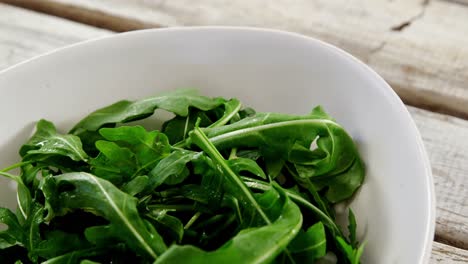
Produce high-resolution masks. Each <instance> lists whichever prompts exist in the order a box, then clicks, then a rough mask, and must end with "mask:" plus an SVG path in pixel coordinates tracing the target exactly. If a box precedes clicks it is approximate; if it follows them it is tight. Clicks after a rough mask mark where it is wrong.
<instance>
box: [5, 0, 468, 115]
mask: <svg viewBox="0 0 468 264" xmlns="http://www.w3.org/2000/svg"><path fill="white" fill-rule="evenodd" d="M3 1H6V2H9V3H13V4H19V5H22V6H29V7H33V8H34V7H35V8H38V7H37V6H38V5H41V7H39V9H41V10H42V11H46V10H47V8H46V7H45V6H46V4H44V3H47V2H48V3H53V4H52V5H51V6H53V10H54V11H52V12H53V13H54V14H57V13H59V12H57V10H60V4H62V10H63V12H65V11H67V10H68V9H70V6H75V7H81V8H83V10H86V11H84V13H85V14H84V15H86V14H88V17H89V16H90V15H89V14H90V13H92V11H95V12H101V13H106V14H108V15H110V16H112V17H121V18H122V19H121V20H120V22H118V24H117V25H115V24H113V25H112V28H114V29H115V28H117V29H134V28H135V23H138V21H139V22H140V23H142V25H141V28H147V27H151V26H161V25H163V26H182V25H234V26H259V27H269V28H277V29H284V30H289V31H295V32H299V33H303V34H306V35H310V36H314V37H317V38H320V39H323V40H325V41H328V42H330V43H333V44H335V45H337V46H339V47H341V48H343V49H345V50H348V51H349V52H351V53H352V54H354V55H356V56H357V57H358V58H360V59H361V60H363V61H365V62H367V63H368V64H369V65H370V66H372V67H373V68H374V69H376V70H377V71H378V72H379V73H380V74H382V76H383V77H384V78H385V79H387V80H388V81H389V82H390V83H391V84H392V86H393V88H394V89H395V90H396V91H397V92H398V93H399V95H400V96H401V97H402V98H403V100H404V101H405V102H406V103H407V104H410V105H414V106H418V107H421V108H425V109H429V110H432V111H437V112H442V113H449V114H453V115H456V116H460V117H464V118H468V107H467V105H468V85H467V83H468V45H467V43H468V34H467V31H466V25H467V24H468V6H464V5H460V4H458V3H454V2H453V1H451V2H449V1H435V0H433V1H428V0H410V1H407V0H396V1H387V0H378V1H375V0H366V1H359V3H355V2H352V3H351V2H349V1H346V0H336V1H327V0H315V1H310V0H300V1H287V0H281V1H274V2H273V1H266V0H248V1H247V0H244V1H230V0H218V1H211V0H199V1H196V2H193V1H190V0H172V1H160V0H152V1H148V0H134V1H124V0H114V1H110V0H48V1H27V0H3ZM457 1H458V2H466V0H457ZM38 2H43V3H42V4H38ZM87 19H88V18H86V17H81V18H80V19H79V20H80V21H85V20H87ZM91 20H92V19H91ZM85 22H86V21H85ZM448 29H450V30H448Z"/></svg>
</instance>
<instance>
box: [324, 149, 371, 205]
mask: <svg viewBox="0 0 468 264" xmlns="http://www.w3.org/2000/svg"><path fill="white" fill-rule="evenodd" d="M364 175H365V168H364V164H363V162H362V161H361V159H360V158H356V160H355V161H354V163H353V164H352V165H351V167H350V168H348V170H346V171H344V172H343V173H341V174H338V175H334V176H331V177H329V178H328V179H322V180H317V183H320V184H323V185H325V186H328V190H327V192H326V194H325V197H326V198H327V199H328V200H329V201H330V202H332V203H337V202H340V201H343V200H345V199H347V198H349V197H351V196H352V195H353V194H354V193H355V192H356V190H357V189H358V188H359V187H360V186H361V185H362V183H363V181H364Z"/></svg>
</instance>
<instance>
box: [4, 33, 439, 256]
mask: <svg viewBox="0 0 468 264" xmlns="http://www.w3.org/2000/svg"><path fill="white" fill-rule="evenodd" d="M195 31H231V32H234V31H237V32H262V33H268V34H276V35H283V36H284V37H286V38H291V39H302V40H306V41H309V42H313V43H315V44H318V45H321V46H324V47H325V48H328V49H329V50H330V51H332V52H334V53H335V54H337V55H338V56H342V57H343V58H345V59H348V60H350V61H351V62H352V63H354V65H355V66H358V67H361V68H362V69H363V70H364V71H365V72H367V73H368V75H369V77H372V78H373V79H374V80H375V81H376V82H378V83H379V85H375V86H376V87H375V88H376V89H380V90H381V91H382V92H383V93H384V94H385V95H386V96H387V98H389V100H391V101H392V103H394V104H395V106H397V108H395V111H398V113H399V115H401V116H402V117H403V116H404V118H405V119H406V121H408V122H409V127H410V130H411V132H412V133H413V134H414V136H415V139H416V142H415V143H416V145H417V149H418V152H419V154H420V156H421V158H422V159H421V161H422V165H423V167H424V175H425V177H426V180H427V182H428V186H426V188H427V189H428V190H427V194H428V196H429V197H426V200H427V201H428V213H429V217H428V219H427V221H426V222H425V223H424V224H425V226H426V228H425V234H424V247H423V252H421V253H422V254H421V255H420V257H419V263H429V259H430V256H431V249H432V244H433V238H434V233H435V221H436V219H435V218H436V197H435V188H434V181H433V175H432V169H431V165H430V161H429V157H428V155H427V152H426V149H425V146H424V143H423V141H422V137H421V134H420V132H419V130H418V128H417V126H416V123H415V122H414V119H413V118H412V117H411V115H410V113H409V111H408V109H407V108H406V106H405V104H404V103H403V101H402V100H401V98H400V97H399V96H398V95H397V94H396V92H395V91H394V90H393V89H392V88H391V86H390V85H389V84H388V83H387V82H386V81H385V80H384V79H383V77H381V76H380V75H379V74H378V73H377V72H376V71H375V70H373V69H372V68H371V67H370V66H368V65H367V64H366V63H364V62H363V61H361V60H359V59H358V58H356V57H354V56H353V55H351V54H350V53H348V52H346V51H344V50H343V49H341V48H339V47H337V46H334V45H332V44H330V43H327V42H325V41H323V40H320V39H317V38H315V37H310V36H306V35H303V34H300V33H295V32H290V31H284V30H278V29H271V28H262V27H246V26H185V27H180V26H179V27H168V28H151V29H142V30H135V31H129V32H123V33H117V34H110V35H105V36H101V37H97V38H92V39H88V40H84V41H80V42H77V43H74V44H71V45H66V46H64V47H60V48H57V49H53V50H51V51H48V52H45V53H43V54H40V55H36V56H34V57H32V58H30V59H27V60H24V61H22V62H19V63H17V64H14V65H12V66H9V67H7V68H5V69H3V70H0V76H2V75H3V74H4V73H7V72H9V71H12V70H15V69H16V68H18V67H21V66H22V65H25V64H28V63H30V62H33V61H36V60H40V59H41V58H43V57H46V56H49V55H52V54H56V53H62V52H67V51H68V50H71V49H74V48H76V47H83V46H87V45H93V44H94V43H95V42H99V41H104V40H108V39H114V40H118V39H122V38H129V37H132V36H134V35H140V34H158V33H159V32H195Z"/></svg>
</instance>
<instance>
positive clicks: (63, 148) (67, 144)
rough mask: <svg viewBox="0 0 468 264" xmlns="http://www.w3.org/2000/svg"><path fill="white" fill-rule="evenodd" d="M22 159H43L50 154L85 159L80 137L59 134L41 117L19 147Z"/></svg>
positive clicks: (85, 155) (76, 159)
mask: <svg viewBox="0 0 468 264" xmlns="http://www.w3.org/2000/svg"><path fill="white" fill-rule="evenodd" d="M20 155H21V156H22V157H23V160H24V161H28V160H29V161H37V160H43V159H45V158H48V157H50V156H55V155H59V156H67V157H69V158H70V159H72V160H74V161H86V160H87V158H88V155H87V154H86V153H85V152H84V151H83V146H82V144H81V141H80V138H78V137H77V136H74V135H61V134H58V133H57V130H56V128H55V126H54V124H52V123H51V122H49V121H47V120H44V119H41V120H40V121H39V122H37V124H36V132H35V133H34V135H33V136H32V137H31V139H29V141H28V142H26V143H25V144H24V145H23V146H22V147H21V149H20Z"/></svg>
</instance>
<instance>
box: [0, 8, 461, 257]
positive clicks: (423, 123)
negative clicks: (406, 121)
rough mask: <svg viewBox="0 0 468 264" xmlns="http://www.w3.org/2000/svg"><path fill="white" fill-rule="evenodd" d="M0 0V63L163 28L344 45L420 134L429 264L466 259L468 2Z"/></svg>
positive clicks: (10, 62)
mask: <svg viewBox="0 0 468 264" xmlns="http://www.w3.org/2000/svg"><path fill="white" fill-rule="evenodd" d="M0 2H5V3H6V4H2V3H0V69H2V68H6V67H8V66H10V65H12V64H15V63H18V62H21V61H23V60H25V59H28V58H31V57H32V56H35V55H38V54H41V53H44V52H47V51H50V50H53V49H55V48H60V47H63V46H65V45H68V44H72V43H76V42H79V41H82V40H86V39H90V38H95V37H99V36H105V35H110V34H114V33H115V32H120V31H128V30H135V29H142V28H152V27H167V26H190V25H234V26H258V27H268V28H276V29H283V30H288V31H294V32H299V33H302V34H305V35H309V36H313V37H315V38H318V39H322V40H325V41H327V42H330V43H332V44H334V45H336V46H338V47H341V48H342V49H345V50H347V51H348V52H350V53H351V54H353V55H355V56H357V57H358V58H359V59H361V60H362V61H364V62H366V63H367V64H368V65H370V66H371V67H372V68H374V69H375V70H376V71H377V72H379V73H380V74H381V75H382V76H383V77H384V78H385V79H386V80H387V81H388V82H389V83H390V84H391V86H392V87H393V88H394V89H395V91H396V92H397V93H398V94H399V95H400V97H401V98H402V99H403V101H404V102H405V103H406V104H407V107H408V109H409V111H410V113H411V114H412V116H413V118H414V120H415V121H416V123H417V125H418V127H419V130H420V131H421V134H422V137H423V140H424V142H425V146H426V149H427V152H428V154H429V157H430V160H431V163H432V171H433V174H434V182H435V189H436V193H437V226H436V233H435V238H434V240H435V242H434V247H433V251H432V258H431V263H468V121H467V119H468V0H422V1H421V0H418V1H415V0H393V1H392V0H361V1H345V0H333V1H332V0H296V1H292V0H289V1H288V0H277V1H268V0H239V1H234V0H199V1H190V0H171V1H163V0H132V1H128V0H49V1H43V0H28V1H25V0H5V1H2V0H0ZM15 6H16V7H15ZM19 7H22V8H19ZM402 250H404V249H402Z"/></svg>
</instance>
